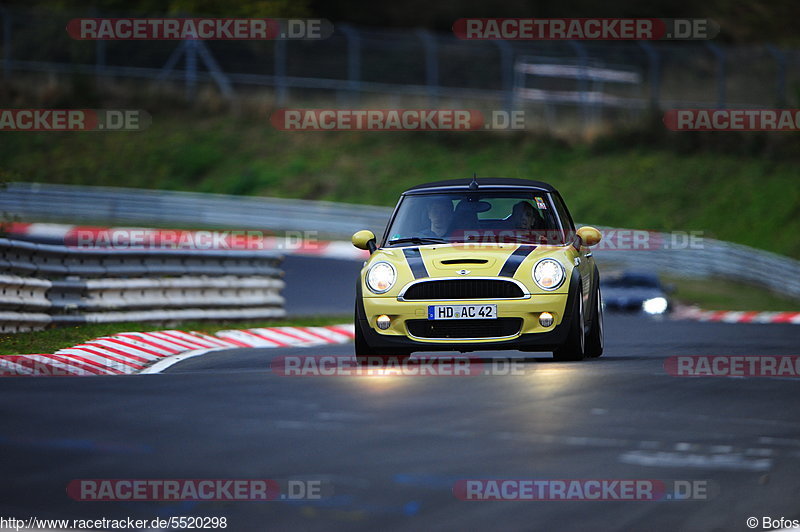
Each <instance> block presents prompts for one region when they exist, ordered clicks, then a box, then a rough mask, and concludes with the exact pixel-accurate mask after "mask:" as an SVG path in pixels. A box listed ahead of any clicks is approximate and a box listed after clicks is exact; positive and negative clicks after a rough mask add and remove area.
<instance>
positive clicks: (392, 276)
mask: <svg viewBox="0 0 800 532" xmlns="http://www.w3.org/2000/svg"><path fill="white" fill-rule="evenodd" d="M396 279H397V272H395V270H394V266H392V265H391V264H389V263H388V262H376V263H375V264H373V265H372V267H370V269H369V270H368V271H367V288H369V289H370V290H372V291H373V292H374V293H376V294H383V293H384V292H388V291H389V290H390V289H391V288H392V286H394V282H395V280H396Z"/></svg>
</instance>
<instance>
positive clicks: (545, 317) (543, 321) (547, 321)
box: [539, 312, 553, 327]
mask: <svg viewBox="0 0 800 532" xmlns="http://www.w3.org/2000/svg"><path fill="white" fill-rule="evenodd" d="M539 324H540V325H541V326H542V327H550V326H551V325H552V324H553V315H552V314H550V313H549V312H542V313H541V314H539Z"/></svg>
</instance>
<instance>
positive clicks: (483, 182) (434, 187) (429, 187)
mask: <svg viewBox="0 0 800 532" xmlns="http://www.w3.org/2000/svg"><path fill="white" fill-rule="evenodd" d="M475 181H477V183H478V190H481V189H498V188H500V189H507V188H530V189H536V190H544V191H547V192H555V191H556V189H555V188H554V187H553V186H552V185H549V184H547V183H544V182H542V181H533V180H530V179H513V178H508V177H478V178H476V179H475ZM471 183H472V179H471V178H467V179H447V180H445V181H434V182H432V183H423V184H421V185H417V186H414V187H411V188H409V189H408V190H406V191H405V192H403V194H424V193H426V192H449V191H454V192H455V191H463V190H469V189H470V188H469V186H470V184H471Z"/></svg>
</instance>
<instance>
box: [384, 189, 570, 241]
mask: <svg viewBox="0 0 800 532" xmlns="http://www.w3.org/2000/svg"><path fill="white" fill-rule="evenodd" d="M386 235H387V237H386V241H385V242H384V245H385V246H403V245H424V244H435V243H453V242H471V243H473V242H474V243H522V244H553V245H563V244H565V243H567V242H569V241H570V240H571V235H569V234H565V233H564V232H563V231H562V230H561V225H560V224H559V220H558V214H557V213H556V211H555V210H554V209H553V204H552V202H551V201H550V197H549V195H548V194H547V193H546V192H544V191H527V192H521V191H514V192H460V193H447V194H428V195H411V196H406V197H405V198H403V200H402V202H401V203H400V205H399V207H398V209H397V214H396V215H395V217H394V220H393V222H392V224H391V226H390V227H389V230H388V231H387V233H386ZM565 237H566V238H565Z"/></svg>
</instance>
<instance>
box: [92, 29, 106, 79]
mask: <svg viewBox="0 0 800 532" xmlns="http://www.w3.org/2000/svg"><path fill="white" fill-rule="evenodd" d="M105 69H106V41H104V40H102V39H98V40H97V41H95V64H94V75H95V77H96V78H97V82H98V83H99V82H100V81H101V79H102V77H103V74H105Z"/></svg>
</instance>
